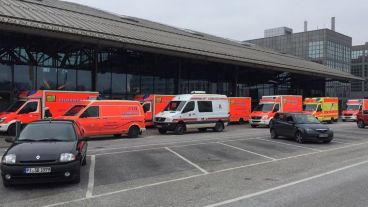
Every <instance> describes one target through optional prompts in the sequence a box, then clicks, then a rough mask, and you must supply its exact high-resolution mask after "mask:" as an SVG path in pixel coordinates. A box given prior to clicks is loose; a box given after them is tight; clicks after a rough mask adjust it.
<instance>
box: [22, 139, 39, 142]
mask: <svg viewBox="0 0 368 207" xmlns="http://www.w3.org/2000/svg"><path fill="white" fill-rule="evenodd" d="M17 141H19V142H38V140H34V139H18V140H17Z"/></svg>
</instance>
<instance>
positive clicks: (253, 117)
mask: <svg viewBox="0 0 368 207" xmlns="http://www.w3.org/2000/svg"><path fill="white" fill-rule="evenodd" d="M261 118H262V117H260V116H252V119H261Z"/></svg>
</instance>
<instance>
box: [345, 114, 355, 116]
mask: <svg viewBox="0 0 368 207" xmlns="http://www.w3.org/2000/svg"><path fill="white" fill-rule="evenodd" d="M352 115H353V114H345V116H352Z"/></svg>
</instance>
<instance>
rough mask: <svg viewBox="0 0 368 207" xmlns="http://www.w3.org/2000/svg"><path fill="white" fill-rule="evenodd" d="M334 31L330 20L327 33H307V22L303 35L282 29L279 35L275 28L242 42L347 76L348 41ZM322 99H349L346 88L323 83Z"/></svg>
mask: <svg viewBox="0 0 368 207" xmlns="http://www.w3.org/2000/svg"><path fill="white" fill-rule="evenodd" d="M281 28H286V27H281ZM334 29H335V21H334V18H333V19H332V22H331V29H319V30H313V31H307V22H305V23H304V32H299V33H292V30H291V33H290V30H288V32H286V29H285V30H284V31H281V30H280V28H276V29H271V30H266V31H265V37H264V38H260V39H254V40H248V41H245V42H249V43H253V44H255V45H258V46H262V47H265V48H271V49H274V50H276V51H279V52H281V53H284V54H291V55H295V56H298V57H301V58H303V59H306V60H310V61H312V62H316V63H320V64H322V65H325V66H327V67H329V68H332V69H335V70H338V71H343V72H349V73H350V68H351V58H350V57H351V47H352V38H351V37H349V36H346V35H343V34H340V33H338V32H336V31H334ZM271 31H281V32H279V34H281V35H278V36H276V35H271V34H270V33H272V32H271ZM266 33H267V36H266ZM276 33H278V32H274V34H276ZM326 95H327V96H337V97H340V98H342V99H346V98H348V97H350V84H349V83H341V82H339V83H337V82H335V81H328V80H327V81H326Z"/></svg>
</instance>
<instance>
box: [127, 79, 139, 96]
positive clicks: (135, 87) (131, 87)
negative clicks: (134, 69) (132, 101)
mask: <svg viewBox="0 0 368 207" xmlns="http://www.w3.org/2000/svg"><path fill="white" fill-rule="evenodd" d="M140 82H141V80H140V76H139V75H132V74H129V75H127V93H130V94H140V93H141V91H140Z"/></svg>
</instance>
